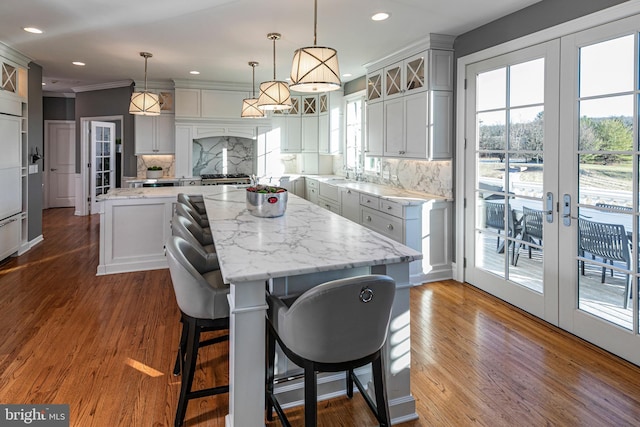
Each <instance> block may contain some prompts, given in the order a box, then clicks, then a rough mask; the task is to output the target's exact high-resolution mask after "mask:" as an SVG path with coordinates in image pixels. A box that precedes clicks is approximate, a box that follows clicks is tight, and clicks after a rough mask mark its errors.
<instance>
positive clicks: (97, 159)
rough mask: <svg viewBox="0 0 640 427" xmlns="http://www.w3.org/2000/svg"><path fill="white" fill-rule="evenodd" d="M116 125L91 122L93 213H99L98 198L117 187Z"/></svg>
mask: <svg viewBox="0 0 640 427" xmlns="http://www.w3.org/2000/svg"><path fill="white" fill-rule="evenodd" d="M115 133H116V125H115V123H108V122H94V121H92V122H91V158H92V159H93V162H92V168H91V171H92V174H91V213H92V214H93V213H98V212H99V208H98V204H97V201H96V197H97V196H99V195H101V194H106V193H107V192H108V191H109V190H110V189H111V188H114V187H115V186H116V181H115V170H116V166H115V152H116V149H115V145H116V144H115V141H116V139H115V138H116V137H115Z"/></svg>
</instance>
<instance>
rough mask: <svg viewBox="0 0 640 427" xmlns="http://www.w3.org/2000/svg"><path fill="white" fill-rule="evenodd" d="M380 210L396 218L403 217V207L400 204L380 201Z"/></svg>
mask: <svg viewBox="0 0 640 427" xmlns="http://www.w3.org/2000/svg"><path fill="white" fill-rule="evenodd" d="M380 210H381V211H382V212H384V213H387V214H389V215H393V216H397V217H398V218H403V217H404V209H403V206H402V205H401V204H400V203H396V202H392V201H390V200H385V199H380Z"/></svg>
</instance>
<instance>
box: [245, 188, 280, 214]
mask: <svg viewBox="0 0 640 427" xmlns="http://www.w3.org/2000/svg"><path fill="white" fill-rule="evenodd" d="M246 193H247V209H248V210H249V213H251V215H253V216H257V217H261V218H275V217H278V216H282V215H284V212H285V210H286V209H287V198H288V194H289V193H288V191H287V190H286V189H285V188H282V187H274V186H270V185H256V186H255V187H248V188H247V191H246Z"/></svg>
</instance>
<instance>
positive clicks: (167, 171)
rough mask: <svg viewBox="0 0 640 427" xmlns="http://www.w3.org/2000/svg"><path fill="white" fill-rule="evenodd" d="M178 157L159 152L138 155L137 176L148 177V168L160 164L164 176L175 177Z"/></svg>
mask: <svg viewBox="0 0 640 427" xmlns="http://www.w3.org/2000/svg"><path fill="white" fill-rule="evenodd" d="M175 160H176V158H175V156H173V155H168V154H162V155H160V154H157V155H144V156H138V163H137V172H138V175H137V178H140V179H144V178H146V177H147V168H149V167H150V166H160V167H161V168H162V176H163V177H168V178H173V177H174V176H175V170H176V168H175V165H176V161H175Z"/></svg>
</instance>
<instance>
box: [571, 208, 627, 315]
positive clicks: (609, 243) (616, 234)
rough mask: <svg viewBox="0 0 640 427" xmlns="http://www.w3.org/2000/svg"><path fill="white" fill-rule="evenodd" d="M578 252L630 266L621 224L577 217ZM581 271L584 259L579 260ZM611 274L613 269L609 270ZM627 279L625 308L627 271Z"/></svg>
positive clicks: (603, 260) (604, 269)
mask: <svg viewBox="0 0 640 427" xmlns="http://www.w3.org/2000/svg"><path fill="white" fill-rule="evenodd" d="M578 242H579V246H578V251H579V252H578V253H579V255H580V256H581V257H583V258H584V256H585V253H589V254H591V256H592V258H593V259H595V257H600V258H602V262H603V263H605V264H606V263H610V264H611V265H613V262H614V261H619V262H623V263H625V264H626V268H627V270H629V269H630V267H631V251H630V249H629V240H628V238H627V232H626V231H625V229H624V226H623V225H620V224H606V223H602V222H595V221H589V220H586V219H582V218H580V219H579V223H578ZM606 271H607V268H606V267H604V266H603V267H602V278H601V282H602V283H604V282H605V276H606ZM581 273H582V275H584V260H583V261H581ZM611 275H612V276H613V270H612V271H611ZM626 276H627V280H626V284H625V292H624V308H625V309H626V308H627V305H628V302H629V289H630V284H631V276H630V275H629V274H628V273H627V275H626Z"/></svg>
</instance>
